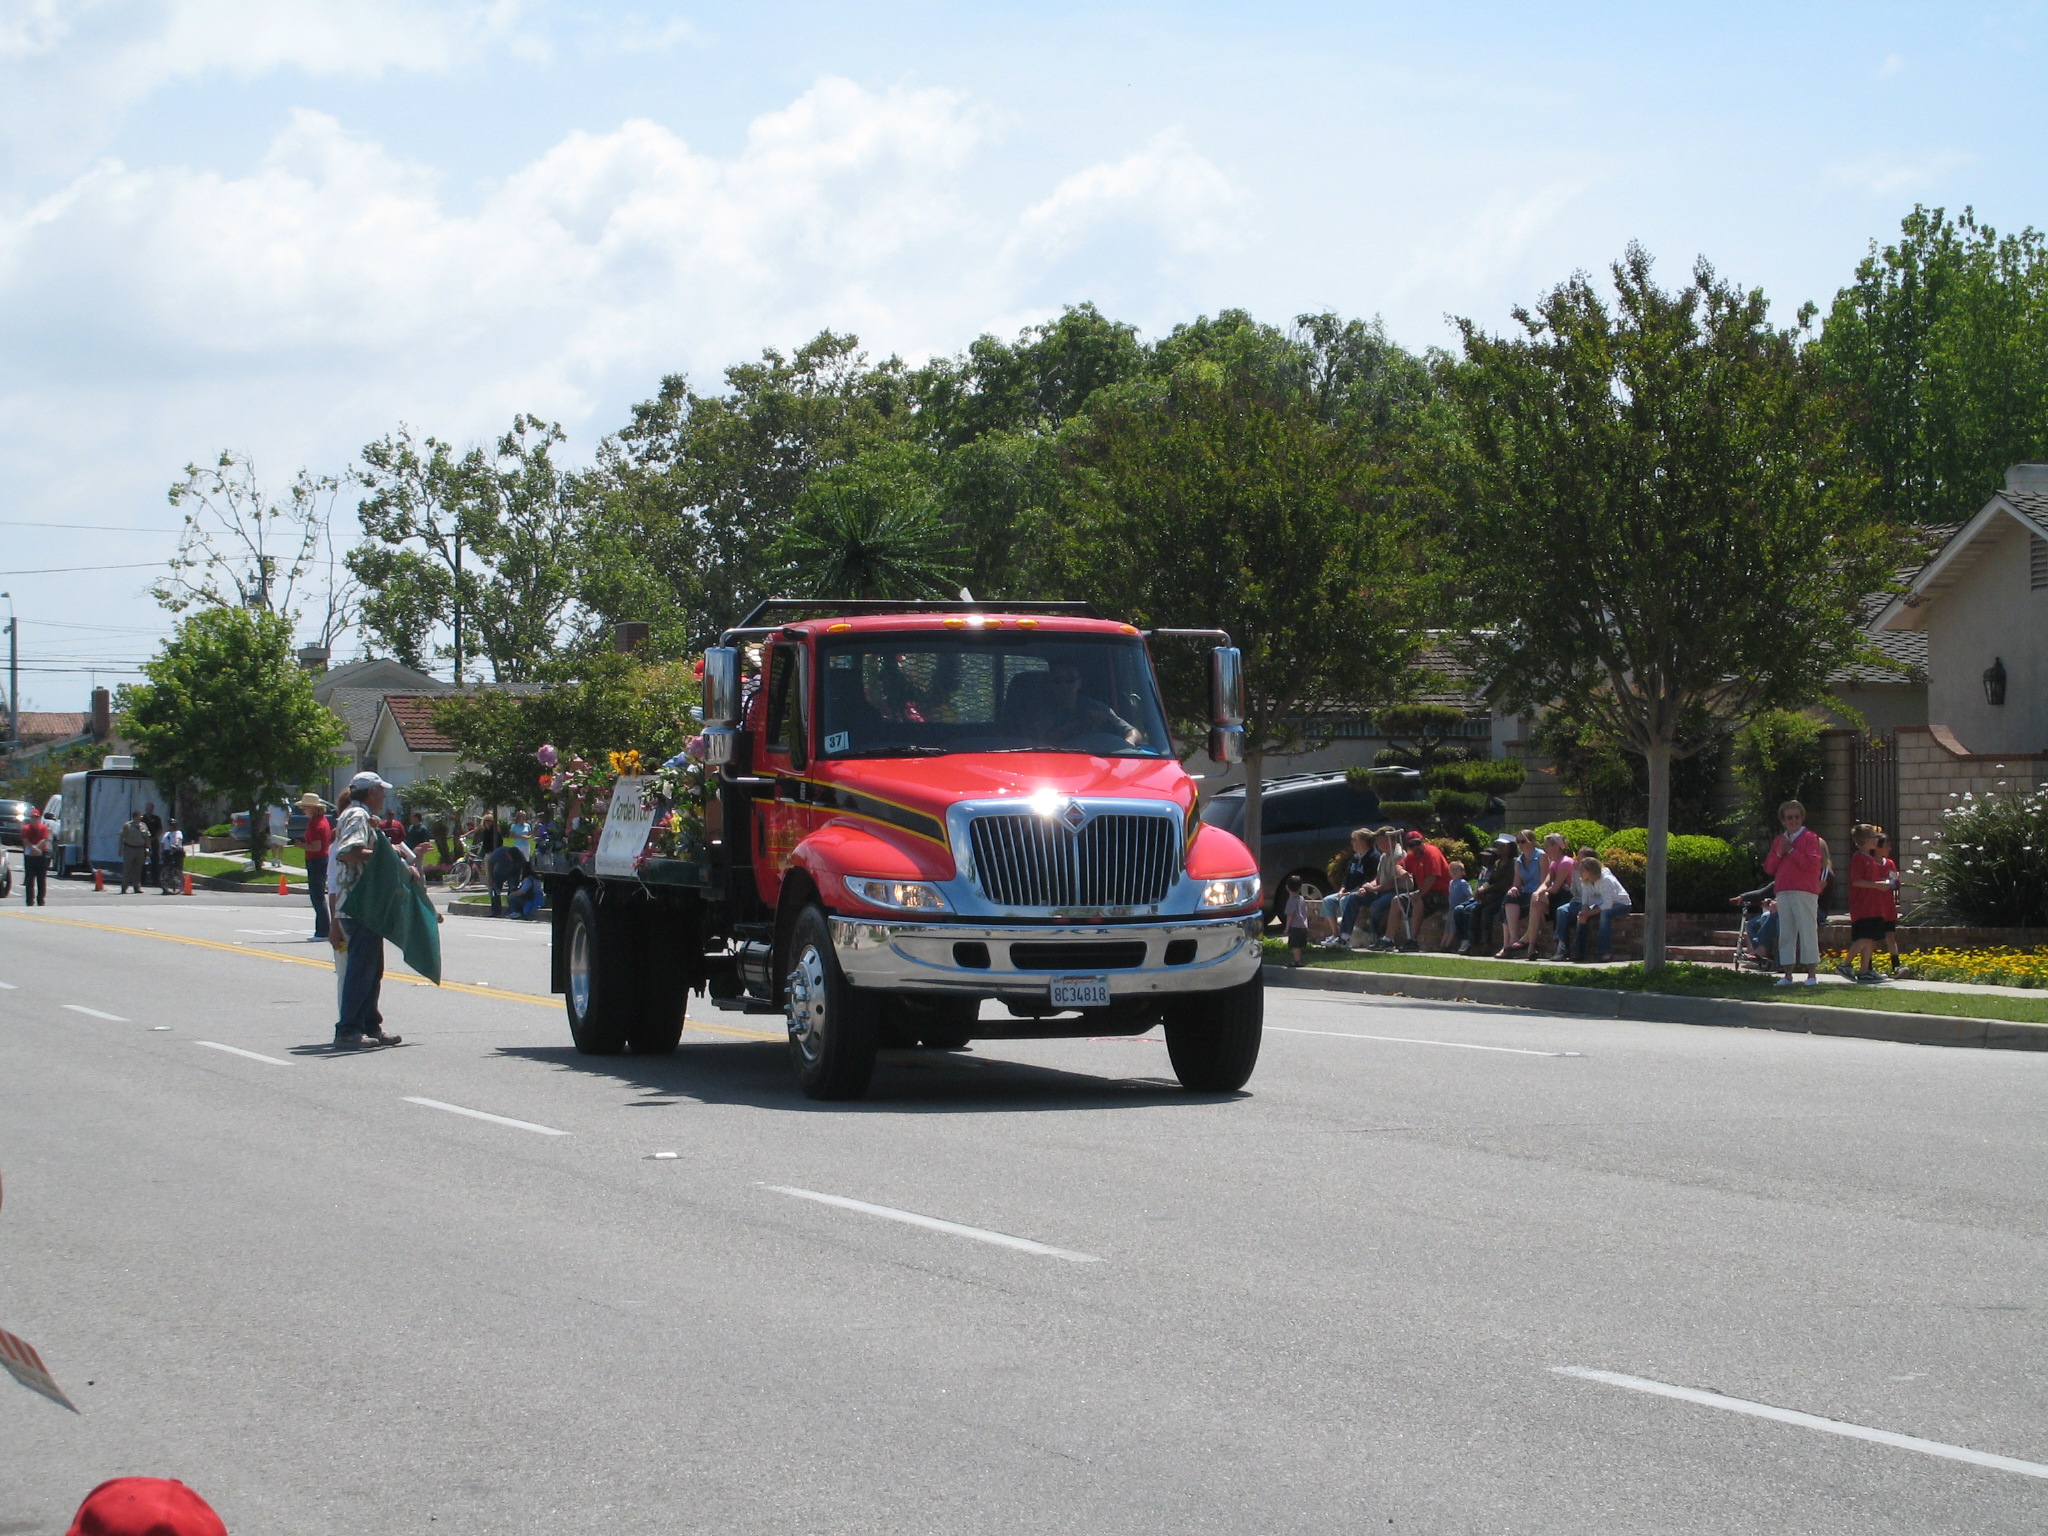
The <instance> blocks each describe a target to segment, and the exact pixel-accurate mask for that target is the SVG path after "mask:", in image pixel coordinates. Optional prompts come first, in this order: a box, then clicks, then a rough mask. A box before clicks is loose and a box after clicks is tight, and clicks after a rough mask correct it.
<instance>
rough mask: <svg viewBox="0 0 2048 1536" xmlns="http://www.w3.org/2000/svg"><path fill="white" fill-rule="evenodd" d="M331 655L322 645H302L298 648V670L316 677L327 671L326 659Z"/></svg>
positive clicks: (331, 652)
mask: <svg viewBox="0 0 2048 1536" xmlns="http://www.w3.org/2000/svg"><path fill="white" fill-rule="evenodd" d="M333 654H334V652H333V651H331V650H330V649H328V647H326V646H324V645H302V646H300V647H299V670H300V671H301V672H310V673H312V674H313V675H314V676H315V677H318V676H319V675H320V674H321V673H323V672H325V671H326V670H327V658H328V657H330V656H332V655H333Z"/></svg>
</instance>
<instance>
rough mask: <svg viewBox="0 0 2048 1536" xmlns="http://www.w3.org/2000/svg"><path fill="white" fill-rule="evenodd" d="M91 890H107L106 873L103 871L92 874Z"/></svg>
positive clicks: (97, 870)
mask: <svg viewBox="0 0 2048 1536" xmlns="http://www.w3.org/2000/svg"><path fill="white" fill-rule="evenodd" d="M92 888H93V889H94V890H96V891H104V890H105V889H106V888H107V872H106V871H105V870H104V869H96V870H94V871H93V872H92Z"/></svg>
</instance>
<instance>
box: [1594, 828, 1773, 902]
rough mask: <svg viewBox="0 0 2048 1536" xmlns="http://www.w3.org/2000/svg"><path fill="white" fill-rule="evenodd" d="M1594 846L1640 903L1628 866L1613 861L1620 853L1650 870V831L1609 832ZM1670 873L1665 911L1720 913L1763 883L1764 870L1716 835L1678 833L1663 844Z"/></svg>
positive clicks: (1640, 829) (1665, 896) (1637, 890)
mask: <svg viewBox="0 0 2048 1536" xmlns="http://www.w3.org/2000/svg"><path fill="white" fill-rule="evenodd" d="M1593 846H1594V847H1596V848H1598V849H1599V850H1600V857H1601V858H1602V859H1604V860H1607V861H1608V862H1609V863H1612V864H1614V865H1615V877H1616V878H1617V879H1619V880H1620V881H1621V883H1622V884H1623V885H1624V886H1628V893H1629V895H1630V896H1632V897H1634V898H1635V900H1636V903H1637V904H1638V905H1641V903H1642V900H1643V897H1642V891H1641V888H1640V886H1638V885H1629V876H1628V874H1627V873H1626V866H1625V865H1624V864H1623V863H1621V862H1619V861H1617V860H1616V859H1614V858H1612V857H1610V855H1616V854H1618V855H1622V856H1624V857H1625V858H1626V859H1627V861H1628V862H1629V863H1630V864H1632V865H1634V866H1635V867H1637V868H1640V869H1642V870H1644V871H1646V872H1647V869H1648V866H1649V859H1648V854H1649V851H1650V832H1649V828H1647V827H1627V828H1624V829H1623V830H1621V831H1619V832H1610V833H1609V834H1608V835H1607V836H1606V838H1604V839H1603V840H1602V841H1600V842H1598V843H1595V844H1594V845H1593ZM1665 859H1666V875H1665V890H1664V910H1665V911H1667V912H1721V911H1725V910H1726V908H1727V906H1728V898H1729V897H1731V896H1739V895H1741V894H1742V893H1743V892H1744V891H1746V890H1749V889H1751V888H1752V887H1754V886H1757V885H1761V884H1762V883H1763V878H1764V877H1763V871H1762V870H1761V869H1760V868H1758V866H1757V862H1756V858H1755V856H1754V855H1752V854H1750V853H1749V852H1748V851H1747V850H1745V849H1742V848H1737V847H1735V846H1734V845H1733V844H1731V843H1729V842H1727V841H1725V840H1724V839H1722V838H1718V837H1694V836H1687V835H1684V834H1680V835H1677V836H1673V837H1671V838H1669V839H1667V840H1666V842H1665Z"/></svg>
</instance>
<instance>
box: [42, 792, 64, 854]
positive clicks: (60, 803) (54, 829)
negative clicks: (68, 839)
mask: <svg viewBox="0 0 2048 1536" xmlns="http://www.w3.org/2000/svg"><path fill="white" fill-rule="evenodd" d="M43 820H44V821H46V822H48V823H49V825H50V841H51V842H52V843H56V842H58V841H59V840H60V839H62V837H63V835H64V795H63V792H62V791H59V792H58V793H56V794H54V795H52V796H50V798H49V799H47V800H45V801H44V802H43Z"/></svg>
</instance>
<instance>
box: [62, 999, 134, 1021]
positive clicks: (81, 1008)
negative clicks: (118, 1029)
mask: <svg viewBox="0 0 2048 1536" xmlns="http://www.w3.org/2000/svg"><path fill="white" fill-rule="evenodd" d="M64 1006H65V1007H66V1008H69V1009H70V1010H71V1011H72V1012H73V1013H86V1014H90V1015H92V1017H94V1018H96V1019H105V1020H106V1021H107V1022H108V1023H109V1024H132V1023H134V1022H135V1021H134V1020H133V1019H124V1018H122V1017H121V1015H119V1014H118V1013H101V1012H100V1011H99V1009H97V1008H88V1007H86V1006H85V1004H83V1003H66V1004H65V1005H64Z"/></svg>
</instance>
